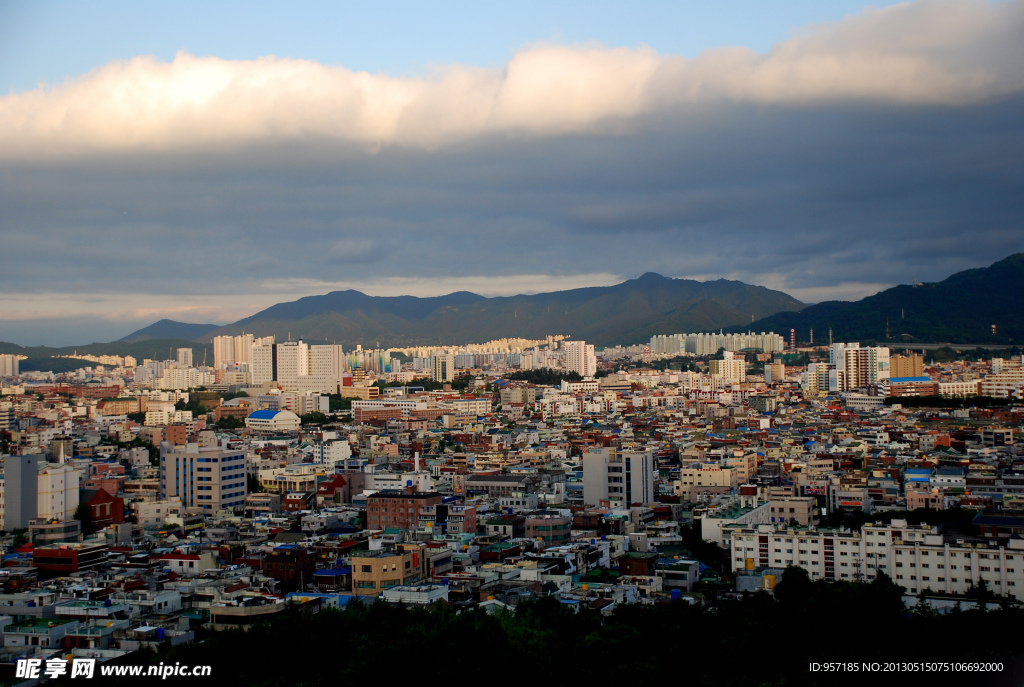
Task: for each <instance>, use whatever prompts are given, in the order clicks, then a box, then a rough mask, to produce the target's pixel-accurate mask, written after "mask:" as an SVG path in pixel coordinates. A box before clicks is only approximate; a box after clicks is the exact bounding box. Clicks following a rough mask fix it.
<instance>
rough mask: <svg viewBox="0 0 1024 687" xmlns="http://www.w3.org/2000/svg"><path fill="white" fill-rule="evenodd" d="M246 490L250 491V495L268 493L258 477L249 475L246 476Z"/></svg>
mask: <svg viewBox="0 0 1024 687" xmlns="http://www.w3.org/2000/svg"><path fill="white" fill-rule="evenodd" d="M245 488H246V491H248V492H249V493H250V494H258V493H261V492H263V491H266V490H265V489H264V488H263V485H262V484H260V481H259V479H258V478H257V477H256V475H247V476H246V478H245Z"/></svg>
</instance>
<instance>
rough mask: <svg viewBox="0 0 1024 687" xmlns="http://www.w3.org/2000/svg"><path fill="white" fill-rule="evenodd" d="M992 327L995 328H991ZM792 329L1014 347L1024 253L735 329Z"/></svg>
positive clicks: (851, 337)
mask: <svg viewBox="0 0 1024 687" xmlns="http://www.w3.org/2000/svg"><path fill="white" fill-rule="evenodd" d="M993 325H994V326H995V332H993V330H992V327H993ZM748 328H749V329H754V330H756V331H774V332H777V333H779V334H783V335H785V336H787V337H788V335H789V330H790V329H795V330H796V332H797V339H798V340H799V341H802V342H806V341H808V340H809V338H810V331H811V329H813V330H814V341H815V342H816V343H823V342H824V343H827V342H828V337H829V330H830V329H831V330H832V339H833V340H834V341H876V342H883V341H884V342H892V343H904V344H908V345H913V344H914V343H915V342H922V343H923V342H950V343H954V344H965V343H967V344H974V343H976V344H1009V343H1016V344H1019V343H1020V342H1021V341H1024V253H1016V254H1014V255H1011V256H1009V257H1007V258H1004V259H1003V260H1000V261H999V262H996V263H993V264H992V265H990V266H989V267H982V268H978V269H971V270H965V271H963V272H957V273H956V274H953V275H951V276H949V277H947V278H946V279H943V280H942V281H940V282H934V283H927V284H914V285H905V284H904V285H900V286H894V287H892V288H891V289H886V290H885V291H880V292H879V293H876V294H875V295H873V296H868V297H867V298H863V299H861V300H859V301H854V302H848V301H826V302H823V303H818V304H816V305H811V306H808V307H806V308H802V309H800V310H799V311H798V312H779V313H775V314H774V315H770V316H769V317H766V318H764V319H761V320H758V321H757V322H754V323H753V324H750V325H743V326H742V327H736V328H734V330H735V331H740V330H746V329H748Z"/></svg>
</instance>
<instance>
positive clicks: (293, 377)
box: [274, 340, 309, 390]
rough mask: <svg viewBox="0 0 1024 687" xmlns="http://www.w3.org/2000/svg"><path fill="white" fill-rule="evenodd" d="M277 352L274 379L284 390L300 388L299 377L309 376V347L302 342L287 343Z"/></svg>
mask: <svg viewBox="0 0 1024 687" xmlns="http://www.w3.org/2000/svg"><path fill="white" fill-rule="evenodd" d="M274 348H275V349H276V350H277V369H276V373H277V374H276V376H275V377H274V379H275V380H276V381H277V383H278V384H279V385H280V386H281V388H282V389H286V390H294V389H298V388H299V377H305V376H307V375H309V347H308V346H307V345H306V344H305V343H303V342H302V341H301V340H300V341H285V342H284V343H279V344H277V345H276V346H275V347H274Z"/></svg>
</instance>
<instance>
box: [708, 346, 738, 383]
mask: <svg viewBox="0 0 1024 687" xmlns="http://www.w3.org/2000/svg"><path fill="white" fill-rule="evenodd" d="M709 371H710V372H711V374H713V375H721V376H722V377H723V378H724V379H725V380H726V381H727V382H736V383H739V382H745V381H746V380H747V361H746V360H745V359H744V358H743V355H742V354H740V355H737V354H735V353H733V352H732V351H723V352H722V359H721V360H712V361H711V364H710V365H709Z"/></svg>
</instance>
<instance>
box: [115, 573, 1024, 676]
mask: <svg viewBox="0 0 1024 687" xmlns="http://www.w3.org/2000/svg"><path fill="white" fill-rule="evenodd" d="M791 570H792V572H793V574H791V575H789V577H788V578H787V579H786V580H784V581H783V582H781V583H780V584H779V586H778V587H777V599H773V598H772V597H770V596H768V595H767V594H764V593H758V594H756V595H752V596H750V597H748V598H746V599H744V600H742V601H733V602H724V603H721V604H718V605H716V606H711V607H707V608H699V607H691V606H688V605H687V604H685V603H684V602H673V603H667V604H659V605H655V606H625V607H620V608H619V609H618V610H617V612H615V613H614V615H612V616H610V617H607V618H603V617H602V616H600V615H599V614H597V613H596V612H590V611H586V610H584V611H581V612H580V613H578V614H577V613H573V612H572V611H571V610H569V609H568V608H567V607H566V606H564V605H562V604H560V603H559V602H558V601H557V600H555V599H554V598H551V597H546V598H542V599H539V600H537V601H534V602H529V603H523V604H520V605H519V607H518V610H517V611H516V612H515V614H511V613H499V614H495V615H487V614H486V613H484V612H482V611H478V610H477V611H467V612H463V613H461V614H456V612H455V611H454V610H452V609H450V608H447V607H434V608H430V609H421V608H415V609H412V608H404V607H394V606H388V605H386V604H384V603H377V604H374V605H373V606H369V607H364V606H362V605H361V604H357V603H355V604H351V605H350V607H348V608H346V609H345V610H342V611H334V610H331V611H323V612H321V613H319V614H317V615H315V616H306V615H302V614H300V613H298V612H294V613H289V614H288V615H286V616H284V617H280V618H279V619H277V620H276V621H274V622H273V623H271V624H265V625H259V626H256V627H254V628H252V629H251V630H249V632H247V633H243V632H240V631H232V632H222V633H216V634H213V635H212V636H210V637H209V638H207V639H206V640H205V641H202V642H201V643H197V644H193V645H191V646H184V647H179V648H177V649H169V648H168V649H164V650H162V651H161V652H159V653H158V654H148V655H144V659H143V660H146V661H148V662H150V663H159V662H161V661H162V662H164V663H165V664H167V663H171V664H173V663H175V662H181V663H182V664H188V665H199V664H211V665H213V666H214V668H213V675H212V676H211V678H212V680H215V681H216V683H217V684H218V685H282V686H283V685H345V684H349V685H352V684H383V683H387V684H401V682H400V681H403V680H411V681H412V683H413V684H437V683H438V681H445V682H453V683H458V684H467V685H469V684H485V685H494V684H512V683H517V684H523V681H524V680H525V681H526V683H527V684H529V683H539V682H544V683H552V684H557V683H562V682H566V683H572V684H608V685H615V684H654V682H655V681H656V680H660V679H663V678H666V677H674V679H677V680H680V681H684V682H685V683H686V684H690V685H755V684H761V685H789V684H800V685H826V684H835V682H836V681H837V676H835V675H834V674H827V673H811V672H809V671H808V665H809V663H810V662H812V661H817V662H839V661H842V662H853V661H855V662H857V663H858V664H860V663H861V662H864V661H868V662H880V663H884V662H891V661H903V662H907V661H946V662H949V661H994V662H1002V663H1003V665H1004V670H1003V672H1002V673H998V674H993V673H989V674H984V675H982V674H977V673H975V674H972V675H970V676H966V675H962V674H961V675H959V676H957V677H959V678H960V679H963V678H965V677H966V678H967V679H969V680H970V684H1020V682H1021V677H1022V675H1024V673H1022V670H1021V668H1022V656H1024V647H1022V646H1021V644H1020V641H1019V635H1018V632H1019V628H1020V627H1022V622H1024V612H1022V611H1021V610H1019V609H1013V608H1004V609H1001V610H995V611H990V612H987V613H984V612H980V611H956V612H954V613H950V614H948V615H944V616H940V615H938V614H936V613H934V612H931V611H927V610H926V611H924V612H908V611H906V610H905V609H904V606H903V602H902V600H901V592H902V590H901V588H900V587H897V586H896V585H894V584H892V582H891V581H889V580H888V579H887V578H882V579H880V580H876V581H875V582H872V583H833V584H826V583H823V582H814V583H812V582H810V581H809V580H808V578H807V576H806V573H804V572H803V571H802V570H800V569H791ZM137 660H139V659H138V658H135V657H133V661H137ZM559 676H560V677H559ZM838 677H839V678H840V679H841V678H842V677H843V676H838ZM846 677H851V676H849V675H847V676H846ZM895 678H897V679H898V680H900V681H902V682H901V684H916V683H918V682H920V681H923V679H925V678H924V676H922V675H914V676H908V675H897V676H895ZM856 679H857V680H858V682H862V683H863V682H864V681H865V680H871V681H872V682H878V681H879V680H881V681H882V682H884V683H886V684H888V683H889V682H892V683H894V684H895V683H896V682H897V679H893V680H888V679H886V677H885V676H876V675H872V676H871V677H868V676H865V675H863V674H861V675H858V676H856ZM172 681H173V680H172ZM843 681H845V680H843ZM112 683H113V684H117V683H116V682H113V681H112ZM125 684H127V683H125Z"/></svg>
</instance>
